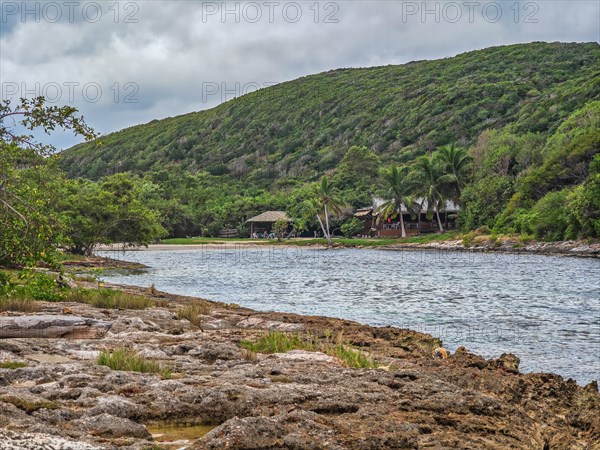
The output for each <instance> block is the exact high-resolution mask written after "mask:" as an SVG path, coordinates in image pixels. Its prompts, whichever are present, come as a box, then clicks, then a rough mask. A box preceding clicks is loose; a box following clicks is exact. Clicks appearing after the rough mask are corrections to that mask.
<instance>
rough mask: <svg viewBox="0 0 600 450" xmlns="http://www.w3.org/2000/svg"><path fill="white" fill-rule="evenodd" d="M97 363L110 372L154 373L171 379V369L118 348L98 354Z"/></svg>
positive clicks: (123, 348)
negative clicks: (108, 368) (107, 368)
mask: <svg viewBox="0 0 600 450" xmlns="http://www.w3.org/2000/svg"><path fill="white" fill-rule="evenodd" d="M97 363H98V364H99V365H101V366H107V367H110V368H111V369H112V370H123V371H127V372H140V373H156V374H159V375H160V376H161V377H163V378H170V377H171V374H172V372H171V369H169V368H167V367H163V366H161V364H159V363H158V362H157V361H155V360H152V359H148V358H145V357H144V356H141V355H138V354H137V353H136V352H135V351H133V350H130V349H128V348H125V347H119V348H116V349H114V350H112V351H110V350H105V351H102V352H100V355H99V356H98V360H97Z"/></svg>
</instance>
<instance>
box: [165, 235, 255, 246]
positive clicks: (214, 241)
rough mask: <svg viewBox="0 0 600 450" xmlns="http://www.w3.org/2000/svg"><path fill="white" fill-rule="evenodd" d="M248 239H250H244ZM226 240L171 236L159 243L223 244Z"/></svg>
mask: <svg viewBox="0 0 600 450" xmlns="http://www.w3.org/2000/svg"><path fill="white" fill-rule="evenodd" d="M233 240H235V241H240V240H242V239H233ZM246 240H250V239H246ZM225 242H227V239H215V238H206V237H194V238H171V239H162V240H161V241H160V243H161V244H168V245H202V244H224V243H225Z"/></svg>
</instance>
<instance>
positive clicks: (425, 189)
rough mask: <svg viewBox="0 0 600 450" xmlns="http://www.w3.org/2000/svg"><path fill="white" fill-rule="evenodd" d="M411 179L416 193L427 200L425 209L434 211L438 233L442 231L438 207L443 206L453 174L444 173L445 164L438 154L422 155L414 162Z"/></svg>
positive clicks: (449, 190)
mask: <svg viewBox="0 0 600 450" xmlns="http://www.w3.org/2000/svg"><path fill="white" fill-rule="evenodd" d="M412 181H413V182H414V183H415V187H416V193H417V194H418V195H419V196H421V197H423V198H424V199H425V200H427V209H428V210H429V211H430V212H431V211H433V212H434V213H435V215H436V219H437V223H438V226H439V230H440V233H443V232H444V227H443V226H442V220H441V219H440V208H444V207H445V204H446V199H447V198H448V197H449V194H450V193H451V188H452V182H453V181H454V176H453V175H451V174H448V173H446V167H445V164H444V162H443V160H441V158H440V157H439V156H438V155H434V156H427V155H423V156H421V157H420V158H418V159H417V161H416V162H415V165H414V170H413V172H412Z"/></svg>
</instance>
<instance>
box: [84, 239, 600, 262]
mask: <svg viewBox="0 0 600 450" xmlns="http://www.w3.org/2000/svg"><path fill="white" fill-rule="evenodd" d="M261 248H262V249H264V248H273V249H277V248H279V249H302V248H306V249H311V250H333V249H342V248H354V249H372V250H389V251H401V250H413V251H419V250H427V251H441V252H453V251H454V252H475V253H499V254H513V255H545V256H567V257H580V258H598V259H600V243H587V242H584V241H560V242H537V241H535V242H531V243H521V242H518V241H516V240H513V239H503V240H491V241H490V240H485V239H480V240H477V239H476V240H475V241H474V242H473V243H472V244H471V245H469V246H465V245H464V243H463V241H462V240H459V239H452V240H441V241H432V242H427V243H408V242H407V243H401V242H398V243H394V244H370V245H364V244H361V243H358V242H357V244H352V243H351V242H347V241H345V242H343V243H342V242H334V243H333V244H332V245H326V244H322V243H312V242H309V243H307V242H303V241H284V242H281V243H279V242H276V241H266V242H248V241H237V240H230V241H223V242H207V243H203V244H166V243H161V244H150V245H148V246H147V247H135V248H133V247H132V248H127V249H123V248H122V246H119V245H116V244H115V245H104V246H99V247H98V248H97V249H96V251H97V252H101V251H103V252H116V253H126V252H132V251H141V252H143V251H192V250H244V249H261Z"/></svg>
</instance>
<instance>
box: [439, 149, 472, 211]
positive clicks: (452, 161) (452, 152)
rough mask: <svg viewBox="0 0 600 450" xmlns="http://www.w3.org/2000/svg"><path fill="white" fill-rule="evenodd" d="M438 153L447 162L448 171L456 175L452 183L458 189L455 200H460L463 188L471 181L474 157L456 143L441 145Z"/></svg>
mask: <svg viewBox="0 0 600 450" xmlns="http://www.w3.org/2000/svg"><path fill="white" fill-rule="evenodd" d="M437 154H438V155H439V158H440V160H441V161H442V162H443V163H444V164H445V166H446V172H447V173H448V174H449V175H452V176H453V177H454V180H453V182H452V184H453V187H454V189H455V190H456V196H455V200H457V201H458V199H459V198H460V194H461V190H462V188H463V187H464V186H465V184H467V182H468V181H469V177H470V172H471V163H472V162H473V158H471V156H469V154H468V153H467V150H465V149H464V148H462V147H458V146H457V145H456V144H448V145H444V146H443V147H440V148H439V150H438V151H437Z"/></svg>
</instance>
